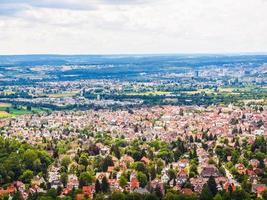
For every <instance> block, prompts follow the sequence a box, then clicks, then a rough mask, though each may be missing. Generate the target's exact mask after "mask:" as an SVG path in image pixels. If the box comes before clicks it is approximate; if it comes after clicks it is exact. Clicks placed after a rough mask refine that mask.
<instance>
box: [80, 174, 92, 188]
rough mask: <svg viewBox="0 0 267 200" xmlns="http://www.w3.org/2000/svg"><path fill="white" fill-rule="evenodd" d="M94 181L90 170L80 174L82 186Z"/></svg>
mask: <svg viewBox="0 0 267 200" xmlns="http://www.w3.org/2000/svg"><path fill="white" fill-rule="evenodd" d="M92 181H93V177H92V176H91V175H90V174H89V173H88V172H82V173H81V175H80V176H79V184H80V187H82V186H86V185H89V184H90V183H92Z"/></svg>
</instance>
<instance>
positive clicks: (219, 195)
mask: <svg viewBox="0 0 267 200" xmlns="http://www.w3.org/2000/svg"><path fill="white" fill-rule="evenodd" d="M213 200H223V198H222V196H221V194H220V193H217V194H216V195H215V197H214V198H213Z"/></svg>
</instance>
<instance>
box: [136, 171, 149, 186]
mask: <svg viewBox="0 0 267 200" xmlns="http://www.w3.org/2000/svg"><path fill="white" fill-rule="evenodd" d="M137 179H138V181H139V182H140V186H141V187H142V188H144V187H145V186H146V185H147V176H146V175H145V174H144V173H143V172H138V173H137Z"/></svg>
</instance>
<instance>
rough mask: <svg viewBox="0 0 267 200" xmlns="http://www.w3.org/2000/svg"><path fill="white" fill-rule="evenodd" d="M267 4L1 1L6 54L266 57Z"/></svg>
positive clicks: (0, 34)
mask: <svg viewBox="0 0 267 200" xmlns="http://www.w3.org/2000/svg"><path fill="white" fill-rule="evenodd" d="M266 11H267V0H0V54H143V53H150V54H151V53H240V52H257V53H258V52H265V53H266V52H267V20H266V19H267V12H266Z"/></svg>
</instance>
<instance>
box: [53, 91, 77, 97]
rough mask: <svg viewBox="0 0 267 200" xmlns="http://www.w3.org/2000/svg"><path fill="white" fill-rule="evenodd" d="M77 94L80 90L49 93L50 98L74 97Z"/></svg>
mask: <svg viewBox="0 0 267 200" xmlns="http://www.w3.org/2000/svg"><path fill="white" fill-rule="evenodd" d="M76 94H78V92H66V93H57V94H48V97H50V98H62V97H73V96H75V95H76Z"/></svg>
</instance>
